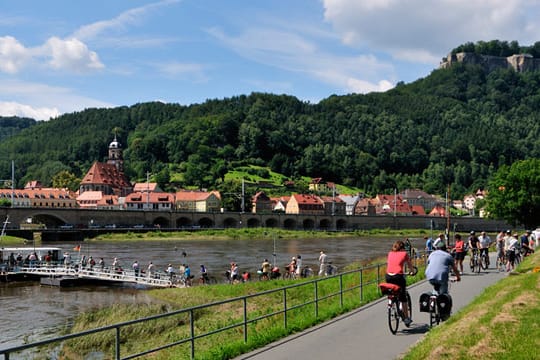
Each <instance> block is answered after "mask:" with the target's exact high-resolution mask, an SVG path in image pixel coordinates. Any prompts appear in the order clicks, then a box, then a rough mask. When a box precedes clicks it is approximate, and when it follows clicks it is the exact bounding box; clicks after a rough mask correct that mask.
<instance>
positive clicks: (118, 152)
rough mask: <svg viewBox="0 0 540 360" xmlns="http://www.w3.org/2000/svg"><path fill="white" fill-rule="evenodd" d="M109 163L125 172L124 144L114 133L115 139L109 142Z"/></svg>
mask: <svg viewBox="0 0 540 360" xmlns="http://www.w3.org/2000/svg"><path fill="white" fill-rule="evenodd" d="M107 164H111V165H114V166H115V167H116V169H117V170H118V171H120V172H124V158H123V155H122V145H121V144H120V143H119V142H118V140H116V134H115V135H114V140H113V141H112V142H111V143H110V144H109V158H108V160H107Z"/></svg>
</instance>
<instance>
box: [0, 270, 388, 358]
mask: <svg viewBox="0 0 540 360" xmlns="http://www.w3.org/2000/svg"><path fill="white" fill-rule="evenodd" d="M385 269H386V264H383V263H379V264H374V265H370V266H365V267H362V268H360V269H356V270H351V271H346V272H342V273H339V274H337V275H333V276H328V277H320V278H316V279H312V280H306V281H302V282H295V283H294V284H291V285H288V286H284V287H281V288H277V289H272V290H267V291H263V292H259V293H256V294H250V295H245V296H240V297H236V298H232V299H227V300H223V301H217V302H212V303H208V304H203V305H197V306H192V307H189V308H185V309H181V310H176V311H171V312H168V313H164V314H159V315H154V316H149V317H145V318H140V319H136V320H131V321H126V322H122V323H117V324H113V325H108V326H103V327H100V328H96V329H92V330H86V331H82V332H78V333H74V334H69V335H64V336H60V337H55V338H52V339H48V340H42V341H38V342H34V343H30V344H23V345H19V346H14V347H10V348H6V349H0V355H4V359H6V360H9V358H10V355H11V354H16V353H20V352H22V351H25V350H29V349H33V350H36V351H37V350H39V348H40V347H43V346H46V345H49V346H50V345H51V344H57V345H56V346H60V345H61V344H62V342H64V341H66V340H71V339H77V338H82V337H86V336H89V335H93V334H97V333H104V332H107V331H112V332H114V338H115V339H114V343H115V347H114V359H117V360H120V359H123V360H127V359H134V358H137V357H140V356H144V355H147V354H150V353H155V352H158V351H161V350H164V349H169V348H172V347H175V346H179V345H182V344H189V348H190V350H189V351H190V357H191V359H194V358H195V353H196V350H197V347H196V341H197V340H199V339H202V338H205V337H209V336H211V335H215V334H219V333H223V332H225V331H229V330H231V329H236V328H241V331H242V332H243V335H244V342H248V339H249V336H250V335H251V332H250V331H249V325H250V324H253V323H256V322H258V321H261V320H263V319H266V318H270V317H273V316H283V327H284V328H285V329H287V328H288V324H289V321H290V316H293V315H291V312H293V311H294V310H297V309H300V308H304V307H307V306H312V307H313V312H314V314H313V315H314V316H315V318H319V311H320V309H321V307H323V306H325V304H328V306H331V304H330V302H327V301H326V300H329V299H334V298H336V297H338V298H339V306H340V307H341V308H343V306H344V296H345V295H346V294H347V293H351V292H357V294H353V295H352V296H353V297H354V298H355V300H356V301H357V302H358V303H357V306H360V305H362V303H363V301H364V292H365V288H366V287H368V286H373V287H374V288H377V284H378V283H379V282H381V280H382V278H381V277H384V271H385ZM366 272H369V273H370V275H369V276H366ZM344 280H345V281H344ZM324 282H332V283H331V284H330V283H329V285H331V286H325V285H324ZM336 282H337V285H336ZM345 282H346V286H344V283H345ZM301 287H312V290H313V297H312V298H304V299H303V301H302V302H297V303H295V302H294V301H291V302H292V303H293V304H289V303H288V300H289V298H288V295H290V294H291V292H292V291H294V289H298V288H301ZM272 294H274V295H275V296H274V298H276V296H277V295H281V296H279V297H280V298H281V301H280V303H279V308H278V309H277V310H272V311H271V312H269V313H265V314H253V313H254V312H255V311H254V310H253V311H252V313H250V307H249V301H250V300H253V299H256V298H259V297H268V296H271V295H272ZM291 297H292V296H291ZM274 298H273V299H274ZM237 302H238V303H241V304H242V306H241V311H242V316H241V317H242V319H241V321H235V320H234V319H231V320H230V322H229V323H227V324H225V325H222V326H221V327H218V328H216V329H212V330H206V331H204V332H201V333H196V331H195V328H196V321H197V317H196V316H195V313H196V312H197V311H199V310H206V309H211V308H217V307H220V306H223V305H230V304H234V303H237ZM178 315H187V317H188V318H189V321H186V326H189V331H188V332H189V336H186V337H184V338H181V339H179V340H177V341H173V342H169V343H166V344H162V345H160V346H157V347H153V348H148V349H146V350H144V351H142V352H138V353H135V354H130V355H125V356H123V357H122V354H121V344H123V343H125V342H126V337H127V336H124V337H123V336H122V331H121V330H122V329H124V328H126V327H128V326H133V325H136V324H144V323H148V322H150V321H155V320H161V319H166V318H170V317H173V316H178ZM250 315H251V317H250Z"/></svg>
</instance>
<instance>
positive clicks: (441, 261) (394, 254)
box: [385, 230, 536, 327]
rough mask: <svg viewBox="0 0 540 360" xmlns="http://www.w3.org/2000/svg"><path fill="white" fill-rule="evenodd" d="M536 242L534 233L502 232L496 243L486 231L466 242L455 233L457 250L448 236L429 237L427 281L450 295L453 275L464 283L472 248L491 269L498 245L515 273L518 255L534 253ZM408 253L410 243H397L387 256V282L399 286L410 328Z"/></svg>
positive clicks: (472, 234)
mask: <svg viewBox="0 0 540 360" xmlns="http://www.w3.org/2000/svg"><path fill="white" fill-rule="evenodd" d="M535 243H536V239H535V238H534V235H533V234H532V232H531V231H526V232H525V233H524V234H523V235H522V236H521V237H519V238H518V234H517V233H516V232H513V233H512V232H511V231H510V230H507V231H501V232H500V233H499V234H498V235H497V238H496V242H493V241H492V240H491V238H490V237H489V235H488V234H487V233H486V232H485V231H482V232H481V233H480V236H476V232H475V231H471V232H470V233H469V237H468V238H467V240H466V241H465V240H464V239H462V237H461V235H460V234H455V235H454V244H453V247H452V248H447V246H448V245H447V244H448V241H447V237H446V236H445V234H443V233H441V234H439V236H438V237H437V238H436V239H435V240H432V239H431V238H429V239H427V238H426V248H425V250H426V255H427V256H428V257H427V265H426V269H425V275H426V279H427V280H428V281H429V283H430V284H431V285H432V286H433V288H434V289H435V291H436V292H437V293H438V294H446V295H448V296H449V294H448V282H449V280H450V276H451V275H453V276H454V278H455V281H460V280H461V275H462V274H463V260H464V259H465V255H466V254H467V253H468V250H469V249H470V250H471V253H472V256H475V255H478V256H480V257H482V256H484V259H486V261H487V263H486V267H487V266H489V249H490V247H492V246H494V245H496V248H497V256H498V262H499V261H500V259H503V260H504V262H503V264H504V265H505V268H504V270H506V271H511V270H513V269H514V266H515V261H516V256H520V255H523V256H527V255H528V254H530V253H532V252H534V247H535ZM409 247H410V245H409ZM408 250H409V249H408V246H407V241H402V240H398V241H396V242H395V243H394V244H393V246H392V250H391V251H390V252H389V253H388V257H387V269H386V279H385V280H386V282H387V283H390V284H395V285H397V286H399V293H398V300H399V301H400V303H401V312H402V314H403V317H404V320H403V321H404V323H405V325H406V326H407V327H409V326H410V324H411V322H412V320H411V318H410V316H409V309H408V304H407V289H406V279H405V276H406V275H407V272H411V269H413V264H412V253H411V251H408Z"/></svg>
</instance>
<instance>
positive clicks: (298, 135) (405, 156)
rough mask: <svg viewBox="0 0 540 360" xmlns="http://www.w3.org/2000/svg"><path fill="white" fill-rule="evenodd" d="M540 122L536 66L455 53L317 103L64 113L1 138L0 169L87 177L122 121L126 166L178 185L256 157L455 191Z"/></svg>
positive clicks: (279, 98)
mask: <svg viewBox="0 0 540 360" xmlns="http://www.w3.org/2000/svg"><path fill="white" fill-rule="evenodd" d="M0 124H1V123H0ZM539 127H540V73H539V72H528V73H516V72H514V71H512V70H506V69H500V70H497V71H494V72H491V73H485V72H484V71H483V70H482V69H481V68H480V67H476V66H470V65H460V64H457V65H455V66H453V67H451V68H449V69H438V70H434V71H433V72H432V73H431V74H430V75H429V76H427V77H426V78H423V79H420V80H417V81H415V82H414V83H411V84H399V85H398V86H397V87H396V88H394V89H392V90H390V91H388V92H385V93H372V94H368V95H348V96H330V97H329V98H327V99H325V100H323V101H321V102H320V103H318V104H309V103H305V102H301V101H299V100H298V99H296V98H295V97H292V96H285V95H271V94H261V93H253V94H251V95H247V96H237V97H232V98H227V99H223V100H209V101H207V102H205V103H203V104H197V105H191V106H181V105H177V104H163V103H158V102H153V103H143V104H136V105H133V106H130V107H118V108H113V109H88V110H85V111H82V112H77V113H72V114H66V115H63V116H61V117H59V118H57V119H53V120H50V121H47V122H39V123H37V124H36V125H33V126H30V127H28V128H26V129H24V130H22V131H21V132H19V133H18V134H16V135H13V136H11V137H9V138H8V139H4V140H3V141H2V142H1V144H0V177H1V178H3V179H9V178H10V177H11V176H10V175H11V174H10V169H11V168H10V166H9V164H8V162H9V161H11V160H12V159H13V160H15V163H16V178H17V179H18V185H19V186H23V185H24V183H25V182H26V181H28V180H31V179H39V180H41V181H42V182H43V183H44V184H45V185H47V184H50V183H51V179H52V177H53V176H54V175H55V174H57V173H58V172H59V171H62V170H68V171H69V172H71V173H73V174H74V175H75V176H77V177H81V176H82V175H83V174H84V173H85V172H86V171H87V170H88V168H89V167H90V165H91V163H92V162H93V161H95V160H104V159H105V158H106V156H107V150H108V149H107V148H108V144H109V143H110V141H112V139H113V136H114V135H113V129H115V128H116V130H117V131H118V140H119V141H120V142H121V143H122V144H123V146H124V148H125V149H126V150H125V153H124V155H125V165H126V172H127V174H128V176H130V177H131V178H132V179H133V180H143V179H146V172H148V171H149V172H151V173H152V174H154V175H155V176H156V178H157V179H158V180H159V182H161V183H162V184H164V185H165V186H166V187H167V185H166V183H168V182H169V179H171V178H172V179H174V184H173V185H174V186H175V187H184V186H188V185H196V186H199V187H205V188H219V187H223V186H226V185H224V184H223V183H222V182H223V178H224V174H225V173H226V172H227V171H229V170H230V169H232V168H234V167H237V166H240V165H246V164H257V165H263V166H268V167H270V168H271V169H272V170H274V171H276V172H279V173H282V174H284V175H286V176H289V177H290V178H291V179H295V178H297V177H298V176H300V175H306V176H312V177H322V178H324V179H325V180H327V181H334V182H337V183H340V184H347V185H351V186H356V187H358V188H361V189H364V190H365V191H366V192H368V193H371V194H374V193H377V192H393V191H394V189H395V188H397V189H404V188H406V187H417V188H423V189H425V190H426V191H428V192H431V193H439V194H444V193H445V191H446V188H447V185H448V184H450V185H451V192H452V194H453V195H454V196H458V195H463V194H465V193H466V192H468V191H472V190H475V189H477V188H483V187H484V185H485V184H486V182H487V180H488V178H489V177H490V176H491V174H493V172H494V171H495V170H496V169H498V167H499V166H501V165H503V164H511V163H513V162H514V161H516V160H520V159H526V158H531V157H540V129H539ZM169 185H170V184H169ZM169 188H171V187H169Z"/></svg>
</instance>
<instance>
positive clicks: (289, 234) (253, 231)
mask: <svg viewBox="0 0 540 360" xmlns="http://www.w3.org/2000/svg"><path fill="white" fill-rule="evenodd" d="M394 236H395V237H396V238H399V239H403V238H407V237H416V238H422V237H424V236H431V232H430V231H429V230H424V229H402V230H393V229H371V230H356V231H315V230H313V231H309V230H283V229H274V228H242V229H221V230H216V229H208V230H195V231H189V230H186V231H176V232H161V231H159V230H156V231H149V232H145V233H134V232H127V233H108V234H103V235H99V236H97V237H95V238H93V239H91V240H90V241H99V240H114V241H133V240H147V241H153V240H154V241H155V240H159V241H163V240H235V239H239V240H246V239H264V238H266V239H273V238H279V239H324V238H345V237H348V238H351V237H359V238H363V237H394ZM434 236H436V234H434Z"/></svg>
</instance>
